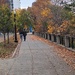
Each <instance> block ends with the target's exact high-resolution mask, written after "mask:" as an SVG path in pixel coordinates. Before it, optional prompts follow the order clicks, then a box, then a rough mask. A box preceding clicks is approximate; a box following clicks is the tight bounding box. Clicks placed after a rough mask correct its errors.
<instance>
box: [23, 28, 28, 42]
mask: <svg viewBox="0 0 75 75" xmlns="http://www.w3.org/2000/svg"><path fill="white" fill-rule="evenodd" d="M26 35H27V32H26V30H25V29H24V30H23V36H24V41H25V40H26Z"/></svg>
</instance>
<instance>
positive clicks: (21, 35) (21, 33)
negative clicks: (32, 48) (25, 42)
mask: <svg viewBox="0 0 75 75" xmlns="http://www.w3.org/2000/svg"><path fill="white" fill-rule="evenodd" d="M19 34H20V39H21V41H22V38H23V30H20V31H19Z"/></svg>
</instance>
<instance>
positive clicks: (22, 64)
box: [0, 34, 75, 75]
mask: <svg viewBox="0 0 75 75" xmlns="http://www.w3.org/2000/svg"><path fill="white" fill-rule="evenodd" d="M53 49H54V47H53V46H49V45H48V44H46V43H45V42H42V41H40V40H38V39H37V38H35V37H34V35H30V34H28V35H27V40H26V41H22V43H21V47H20V51H19V54H18V56H17V57H15V58H10V59H3V60H2V59H0V75H75V70H73V69H72V68H71V67H70V66H69V65H67V64H66V63H65V62H64V60H63V59H62V58H61V57H59V56H58V55H57V54H56V53H55V52H54V51H53Z"/></svg>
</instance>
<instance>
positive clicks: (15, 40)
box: [14, 11, 18, 42]
mask: <svg viewBox="0 0 75 75" xmlns="http://www.w3.org/2000/svg"><path fill="white" fill-rule="evenodd" d="M14 28H15V39H14V42H18V40H17V30H16V11H14Z"/></svg>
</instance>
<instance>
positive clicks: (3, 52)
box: [0, 35, 20, 58]
mask: <svg viewBox="0 0 75 75" xmlns="http://www.w3.org/2000/svg"><path fill="white" fill-rule="evenodd" d="M18 40H20V38H19V35H18ZM17 45H18V43H15V42H14V38H13V36H12V37H10V43H9V44H7V43H6V45H4V42H1V43H0V58H10V57H11V56H12V54H13V52H14V51H15V48H16V47H17Z"/></svg>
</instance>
